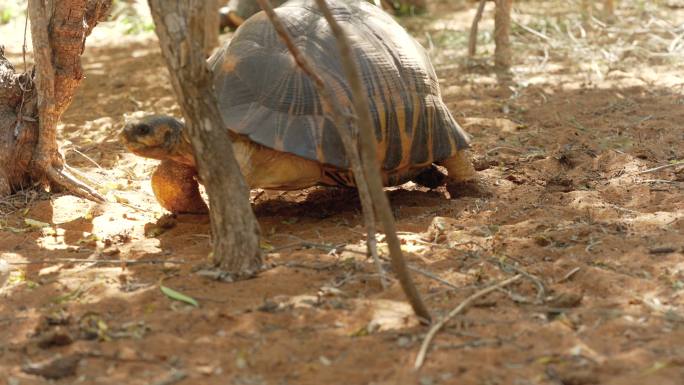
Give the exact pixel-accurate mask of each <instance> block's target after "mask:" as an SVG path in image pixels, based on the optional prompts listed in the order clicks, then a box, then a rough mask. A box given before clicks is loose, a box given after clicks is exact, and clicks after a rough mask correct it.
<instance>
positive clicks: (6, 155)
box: [0, 47, 38, 197]
mask: <svg viewBox="0 0 684 385" xmlns="http://www.w3.org/2000/svg"><path fill="white" fill-rule="evenodd" d="M35 100H36V97H35V90H34V89H33V87H32V85H31V74H29V73H26V74H17V73H16V72H15V69H14V67H13V66H12V64H11V63H10V62H9V61H8V60H7V59H5V57H4V52H3V49H2V47H0V197H3V196H7V195H10V194H11V193H12V192H14V191H16V190H18V189H20V188H22V187H24V186H28V185H29V184H30V182H31V181H30V178H29V173H28V169H29V163H30V162H31V156H32V153H33V149H34V148H35V146H36V141H37V134H38V124H37V121H35V119H33V118H32V117H34V116H35V115H36V113H37V112H36V103H35Z"/></svg>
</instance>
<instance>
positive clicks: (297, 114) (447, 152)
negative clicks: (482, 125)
mask: <svg viewBox="0 0 684 385" xmlns="http://www.w3.org/2000/svg"><path fill="white" fill-rule="evenodd" d="M329 3H330V4H331V10H332V12H333V15H334V16H335V18H336V19H337V20H338V21H339V22H340V24H341V25H342V26H343V27H344V28H345V30H346V31H347V33H348V35H349V37H350V39H351V41H352V44H353V50H354V55H355V56H356V59H357V61H358V63H359V66H360V69H361V73H362V76H363V81H364V85H365V86H366V91H367V94H368V99H369V102H370V109H371V112H372V116H373V122H374V125H375V134H376V138H377V141H378V143H377V154H378V161H379V163H380V165H381V167H382V172H383V177H384V183H385V185H387V186H390V185H398V184H402V183H404V182H407V181H409V180H411V179H416V178H417V181H418V182H420V181H421V180H422V179H425V178H423V177H422V176H424V175H425V174H428V175H430V174H431V173H434V172H435V171H436V170H435V169H434V166H433V164H439V165H442V166H444V167H445V168H446V169H447V171H448V174H449V178H450V179H452V180H455V181H466V180H470V179H473V178H474V174H475V173H474V170H473V167H472V165H471V163H470V161H469V159H468V156H467V153H466V149H467V148H468V144H469V139H468V135H467V134H466V133H465V131H463V129H462V128H461V127H460V126H459V125H458V123H456V121H455V120H454V119H453V117H452V116H451V113H450V112H449V110H448V109H447V107H446V106H445V104H444V102H443V101H442V99H441V95H440V90H439V83H438V80H437V76H436V75H435V72H434V69H433V67H432V65H431V64H430V61H429V59H428V57H427V55H426V53H425V51H424V49H423V48H422V47H421V46H420V45H419V44H418V43H417V42H416V41H415V40H414V39H413V38H412V37H411V36H409V35H408V33H407V32H406V31H405V30H404V29H403V28H402V27H401V26H399V24H397V23H396V22H395V21H394V20H393V19H392V18H391V17H390V16H389V15H387V14H386V13H385V12H383V11H382V10H380V9H379V8H377V7H375V6H374V5H371V4H369V3H366V2H364V1H359V0H336V1H332V2H331V1H329ZM276 12H277V14H278V16H279V17H280V19H281V20H282V21H283V23H284V24H285V26H286V27H287V29H288V30H289V31H290V34H291V35H292V36H293V39H294V41H295V44H296V45H297V46H298V47H299V49H300V50H301V51H302V52H303V53H304V55H305V56H306V57H308V58H309V60H310V61H311V62H312V63H313V65H314V67H315V70H316V71H317V72H318V74H320V76H321V77H322V78H323V79H324V81H325V82H326V84H327V86H328V87H330V89H331V90H332V91H333V93H334V96H335V97H336V98H337V99H338V100H339V102H340V103H341V105H343V106H350V105H351V101H350V98H351V91H350V88H349V85H348V84H347V82H346V80H345V76H344V72H343V69H342V67H341V64H340V62H339V60H338V58H337V52H338V51H337V43H336V41H335V38H334V36H333V35H332V32H331V31H330V28H329V26H328V24H327V23H326V21H325V19H324V18H323V16H322V15H321V13H320V12H319V11H318V8H317V7H316V5H315V1H313V0H290V1H288V2H287V3H285V4H284V5H282V6H281V7H279V8H277V9H276ZM209 66H210V68H211V70H212V72H213V74H214V89H215V92H216V95H217V98H218V104H219V109H220V111H221V114H222V117H223V121H224V123H225V126H226V128H227V130H228V133H227V135H226V138H227V139H228V138H229V139H230V140H231V141H232V142H233V148H234V150H235V156H236V159H237V161H238V163H239V165H240V169H241V171H242V173H243V175H244V177H245V179H246V181H247V183H248V185H249V186H250V187H251V188H264V189H278V190H295V189H302V188H306V187H310V186H313V185H328V186H348V187H353V186H354V181H353V177H352V175H351V172H350V171H349V161H348V159H347V156H346V154H345V151H344V148H343V146H342V143H341V140H340V137H339V135H338V134H337V131H336V128H335V127H334V125H333V122H332V120H331V119H330V118H329V117H328V116H327V115H326V113H325V111H324V110H323V107H322V104H321V101H320V97H319V95H318V93H317V91H316V88H315V87H314V85H313V82H312V81H311V80H310V79H309V78H308V77H307V76H306V74H304V73H303V72H302V71H301V70H300V69H299V68H298V67H297V64H296V63H295V62H294V60H293V58H292V57H291V55H290V53H289V51H288V50H287V48H286V46H285V45H284V43H283V42H282V41H281V40H280V38H279V37H278V35H277V34H276V32H275V30H274V29H273V27H272V25H271V23H270V21H269V20H268V18H267V17H266V15H265V14H264V13H263V12H260V13H257V14H256V15H254V16H252V17H251V18H250V19H248V20H247V21H246V22H245V23H244V24H243V25H242V26H241V27H240V28H239V29H238V30H237V32H236V33H235V35H234V37H233V39H232V40H231V41H230V43H229V44H227V45H225V46H224V47H222V48H221V49H220V50H219V51H218V52H217V53H216V54H215V55H214V56H212V57H211V58H210V59H209ZM349 129H351V130H355V129H356V128H355V127H353V128H349ZM121 140H122V142H123V143H124V144H125V145H126V146H127V147H128V149H129V150H130V151H132V152H133V153H135V154H137V155H140V156H144V157H149V158H155V159H160V160H162V162H161V164H160V165H159V167H158V168H157V170H156V171H155V173H154V174H153V176H152V187H153V190H154V192H155V195H156V197H157V199H158V200H159V202H160V204H161V205H162V206H163V207H164V208H166V209H168V210H169V211H171V212H178V213H181V212H189V213H198V212H205V211H206V206H205V205H204V202H203V201H202V200H201V198H199V192H198V186H197V181H196V175H197V172H196V165H195V159H194V156H193V149H192V146H191V145H190V141H189V138H188V136H187V133H186V131H185V130H184V129H183V123H181V122H180V121H178V120H176V119H174V118H172V117H166V116H151V117H146V118H143V119H141V120H140V121H137V122H134V123H131V124H128V125H127V126H126V127H125V128H124V130H123V132H122V134H121ZM421 173H422V175H421ZM432 187H434V186H432Z"/></svg>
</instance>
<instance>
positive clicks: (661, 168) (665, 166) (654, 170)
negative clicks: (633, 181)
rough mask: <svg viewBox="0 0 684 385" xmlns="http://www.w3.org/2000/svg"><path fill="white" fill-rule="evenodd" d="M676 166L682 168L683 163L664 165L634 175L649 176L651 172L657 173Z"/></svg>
mask: <svg viewBox="0 0 684 385" xmlns="http://www.w3.org/2000/svg"><path fill="white" fill-rule="evenodd" d="M677 166H682V167H684V162H677V163H669V164H664V165H662V166H658V167H653V168H649V169H648V170H644V171H640V172H638V173H636V175H642V174H650V173H652V172H657V171H660V170H665V169H666V168H672V167H677Z"/></svg>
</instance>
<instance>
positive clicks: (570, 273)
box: [556, 266, 581, 283]
mask: <svg viewBox="0 0 684 385" xmlns="http://www.w3.org/2000/svg"><path fill="white" fill-rule="evenodd" d="M580 269H581V268H580V267H579V266H578V267H575V268H574V269H572V270H570V271H569V272H568V273H567V274H565V275H564V276H563V278H561V279H559V280H558V281H557V282H556V283H563V282H565V281H567V280H569V279H570V278H572V276H573V275H575V274H577V272H578V271H580Z"/></svg>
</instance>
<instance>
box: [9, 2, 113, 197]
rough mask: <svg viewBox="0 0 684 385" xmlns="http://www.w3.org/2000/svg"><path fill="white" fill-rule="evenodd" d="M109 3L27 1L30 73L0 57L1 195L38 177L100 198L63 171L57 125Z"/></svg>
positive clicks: (64, 169)
mask: <svg viewBox="0 0 684 385" xmlns="http://www.w3.org/2000/svg"><path fill="white" fill-rule="evenodd" d="M110 6H111V0H64V1H59V2H56V1H45V0H29V2H28V14H29V18H30V20H31V35H32V42H33V51H34V60H35V67H34V69H33V71H32V73H31V74H16V73H15V71H14V69H13V68H12V66H11V65H10V64H9V62H7V60H6V59H5V58H4V57H2V55H0V73H1V74H0V78H1V79H0V149H1V150H2V155H1V156H0V160H1V161H2V164H1V165H0V195H6V194H9V193H11V192H13V191H16V190H17V189H20V188H22V187H25V186H28V185H29V184H30V183H31V182H33V181H40V182H42V183H43V184H48V183H49V184H50V185H51V186H52V187H54V188H63V189H66V190H68V191H71V192H73V193H75V194H77V195H80V196H83V197H86V198H90V199H93V200H99V201H101V200H103V198H102V196H101V195H100V194H99V193H98V192H97V191H95V190H94V189H92V188H90V187H89V186H87V185H85V184H83V183H82V182H80V181H78V180H77V179H75V178H74V177H73V176H72V175H71V173H70V172H69V170H68V169H67V167H66V165H65V164H64V161H63V158H62V155H61V154H60V153H59V151H58V146H57V128H56V125H57V122H58V121H59V119H60V117H61V116H62V113H63V112H64V111H65V110H66V109H67V107H68V106H69V105H70V104H71V100H72V98H73V95H74V93H75V92H76V89H77V88H78V86H79V85H80V83H81V80H82V79H83V69H82V67H81V61H80V56H81V54H82V53H83V49H84V45H85V39H86V37H87V36H88V35H89V34H90V32H91V31H92V29H93V28H94V27H95V25H96V24H97V23H98V22H99V21H100V20H101V19H102V18H104V17H105V15H106V14H107V12H108V10H109V7H110Z"/></svg>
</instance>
